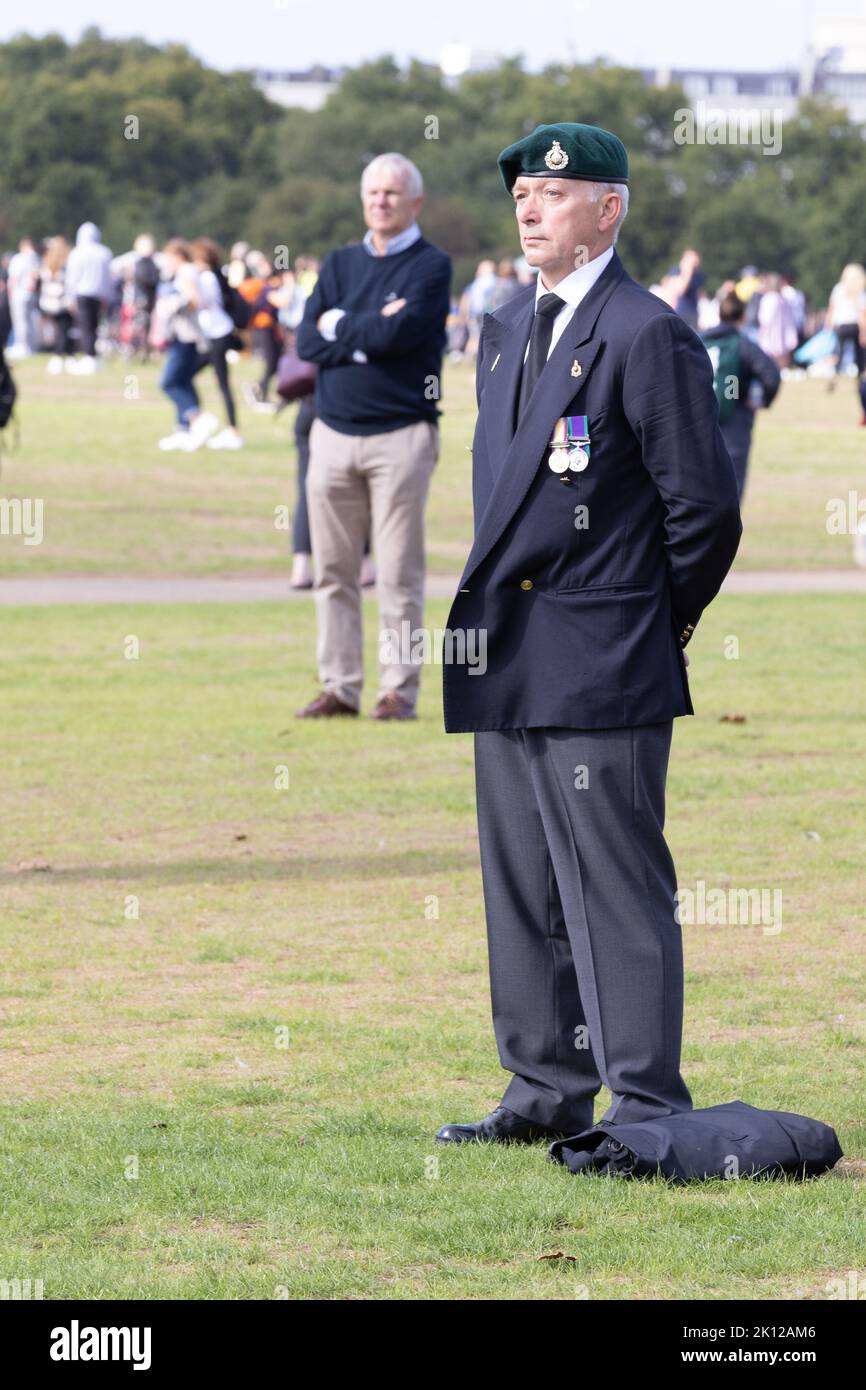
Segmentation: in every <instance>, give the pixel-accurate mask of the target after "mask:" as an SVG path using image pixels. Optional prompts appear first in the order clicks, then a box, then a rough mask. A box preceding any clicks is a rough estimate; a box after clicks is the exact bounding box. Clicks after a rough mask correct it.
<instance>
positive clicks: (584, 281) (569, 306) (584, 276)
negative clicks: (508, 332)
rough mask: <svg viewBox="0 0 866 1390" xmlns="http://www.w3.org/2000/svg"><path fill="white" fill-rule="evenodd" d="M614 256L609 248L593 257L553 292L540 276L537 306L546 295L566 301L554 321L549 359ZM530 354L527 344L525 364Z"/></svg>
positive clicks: (555, 286)
mask: <svg viewBox="0 0 866 1390" xmlns="http://www.w3.org/2000/svg"><path fill="white" fill-rule="evenodd" d="M612 255H613V247H612V246H609V247H608V248H607V250H606V251H602V253H601V255H600V256H595V257H593V259H592V260H591V261H587V262H586V265H579V266H578V267H577V270H573V271H572V272H571V274H570V275H566V277H565V279H564V280H560V282H559V284H558V285H554V287H553V289H552V290H548V289H545V287H544V285H543V284H542V282H541V276H540V275H539V276H538V278H537V280H536V283H535V303H536V306H537V305H538V301H539V299H541V297H542V295H545V294H558V295H559V297H560V299H564V300H565V303H564V304H563V306H562V308H561V309H560V311H559V313H558V314H557V316H556V318H555V319H554V320H553V333H552V334H551V338H550V350H549V352H548V354H547V355H548V357H549V356H550V353H551V352H553V349H554V348H555V347H556V344H557V343H558V342H559V339H560V338H561V337H562V335H563V333H564V332H565V330H566V328H567V327H568V325H569V323H570V322H571V319H572V315H573V314H574V311H575V309H576V308H577V306H578V304H579V303H580V302H581V300H582V299H585V298H586V296H587V295H588V294H589V292H590V290H591V289H592V287H593V285H594V284H595V282H596V280H597V279H598V277H599V276H600V275H601V273H602V271H603V270H604V268H605V266H606V265H607V264H608V262H609V261H610V258H611V256H612ZM528 352H529V343H528V342H527V344H526V352H525V353H524V354H523V360H524V362H525V361H526V357H527V354H528Z"/></svg>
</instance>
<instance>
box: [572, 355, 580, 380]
mask: <svg viewBox="0 0 866 1390" xmlns="http://www.w3.org/2000/svg"><path fill="white" fill-rule="evenodd" d="M582 372H583V367H582V366H581V365H580V363H579V362H578V360H577V358H576V357H575V359H574V361H573V362H572V364H571V375H572V376H580V375H581V373H582Z"/></svg>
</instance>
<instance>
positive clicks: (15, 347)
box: [6, 343, 33, 362]
mask: <svg viewBox="0 0 866 1390" xmlns="http://www.w3.org/2000/svg"><path fill="white" fill-rule="evenodd" d="M32 356H33V354H32V352H31V351H30V349H29V348H28V347H22V346H21V344H20V343H13V344H12V346H11V347H8V348H7V349H6V360H7V362H20V361H21V359H22V357H32Z"/></svg>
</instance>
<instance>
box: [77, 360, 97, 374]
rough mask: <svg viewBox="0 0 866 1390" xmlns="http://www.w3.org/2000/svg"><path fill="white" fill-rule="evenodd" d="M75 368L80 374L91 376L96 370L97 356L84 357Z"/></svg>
mask: <svg viewBox="0 0 866 1390" xmlns="http://www.w3.org/2000/svg"><path fill="white" fill-rule="evenodd" d="M75 370H76V372H77V373H78V375H79V376H90V374H91V373H92V372H95V371H96V358H95V357H82V358H80V359H79V360H78V361H77V362H76V364H75Z"/></svg>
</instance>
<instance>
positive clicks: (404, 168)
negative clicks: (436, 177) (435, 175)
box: [361, 150, 424, 198]
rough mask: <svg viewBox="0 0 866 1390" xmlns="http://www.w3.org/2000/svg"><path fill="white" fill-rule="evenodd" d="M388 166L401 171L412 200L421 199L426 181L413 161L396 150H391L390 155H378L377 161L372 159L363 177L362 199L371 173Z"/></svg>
mask: <svg viewBox="0 0 866 1390" xmlns="http://www.w3.org/2000/svg"><path fill="white" fill-rule="evenodd" d="M383 165H387V166H388V167H389V168H391V169H399V170H400V173H401V175H402V177H403V180H404V182H405V184H406V192H407V193H408V194H409V197H410V198H420V197H421V195H422V193H423V192H424V180H423V179H422V177H421V170H420V169H419V168H418V167H417V165H415V164H413V163H412V161H411V159H407V158H406V156H405V155H404V154H397V152H396V150H391V151H390V152H389V153H388V154H377V155H376V158H375V159H371V160H370V163H369V164H368V165H367V167H366V169H365V170H364V172H363V174H362V175H361V197H362V198H363V196H364V185H365V184H366V182H367V180H368V178H369V177H370V175H371V173H372V172H373V170H375V169H379V168H381V167H382V166H383Z"/></svg>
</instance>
